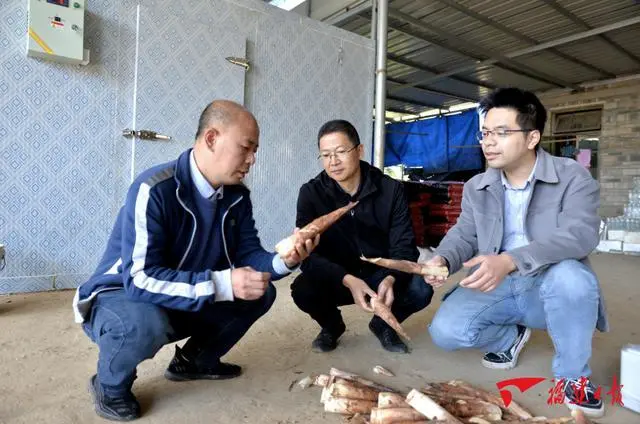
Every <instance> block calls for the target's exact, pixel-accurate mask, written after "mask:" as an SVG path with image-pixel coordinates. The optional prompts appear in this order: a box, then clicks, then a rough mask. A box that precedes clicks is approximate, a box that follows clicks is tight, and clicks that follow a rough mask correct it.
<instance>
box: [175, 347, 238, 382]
mask: <svg viewBox="0 0 640 424" xmlns="http://www.w3.org/2000/svg"><path fill="white" fill-rule="evenodd" d="M240 374H242V368H241V367H240V366H238V365H234V364H227V363H224V362H218V363H217V364H216V365H215V366H206V367H204V366H200V365H198V364H196V362H195V361H194V360H192V359H190V358H187V357H186V356H185V355H184V354H183V353H182V351H181V350H180V348H179V347H178V346H176V353H175V355H174V356H173V359H172V360H171V363H170V364H169V366H168V367H167V370H166V371H165V372H164V376H165V378H166V379H167V380H171V381H190V380H228V379H230V378H236V377H238V376H239V375H240Z"/></svg>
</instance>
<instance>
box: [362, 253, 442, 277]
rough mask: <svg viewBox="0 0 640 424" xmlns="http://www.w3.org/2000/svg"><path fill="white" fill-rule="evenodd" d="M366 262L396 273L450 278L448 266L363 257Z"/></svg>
mask: <svg viewBox="0 0 640 424" xmlns="http://www.w3.org/2000/svg"><path fill="white" fill-rule="evenodd" d="M360 259H362V260H363V261H365V262H370V263H372V264H376V265H379V266H381V267H384V268H389V269H393V270H396V271H401V272H406V273H408V274H417V275H422V276H425V277H426V276H433V277H445V278H446V277H448V276H449V270H448V269H447V267H446V266H431V265H425V264H419V263H417V262H411V261H405V260H400V259H386V258H365V257H364V256H361V257H360Z"/></svg>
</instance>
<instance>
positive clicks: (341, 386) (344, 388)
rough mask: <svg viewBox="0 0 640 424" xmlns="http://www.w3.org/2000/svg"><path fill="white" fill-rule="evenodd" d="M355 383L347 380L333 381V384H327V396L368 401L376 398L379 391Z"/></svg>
mask: <svg viewBox="0 0 640 424" xmlns="http://www.w3.org/2000/svg"><path fill="white" fill-rule="evenodd" d="M349 383H351V384H349ZM356 384H357V383H354V382H347V381H334V382H333V384H331V385H330V386H329V389H328V390H329V396H331V397H340V398H347V399H361V400H370V401H377V400H378V393H379V392H378V391H377V390H375V389H372V388H370V387H363V386H361V385H359V384H358V385H356Z"/></svg>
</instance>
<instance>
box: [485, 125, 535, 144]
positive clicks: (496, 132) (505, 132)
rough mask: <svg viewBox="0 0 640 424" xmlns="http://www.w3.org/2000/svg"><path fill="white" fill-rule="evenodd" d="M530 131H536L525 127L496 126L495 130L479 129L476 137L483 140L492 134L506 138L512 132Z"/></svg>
mask: <svg viewBox="0 0 640 424" xmlns="http://www.w3.org/2000/svg"><path fill="white" fill-rule="evenodd" d="M529 131H534V130H533V129H528V130H527V129H525V130H510V129H507V128H496V129H495V130H481V131H478V132H477V133H476V138H477V139H478V141H482V140H486V139H487V138H489V136H490V135H492V134H493V135H494V136H496V137H497V138H499V139H502V140H504V139H505V138H507V137H509V135H511V134H512V133H516V132H529Z"/></svg>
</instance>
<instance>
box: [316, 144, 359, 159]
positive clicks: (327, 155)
mask: <svg viewBox="0 0 640 424" xmlns="http://www.w3.org/2000/svg"><path fill="white" fill-rule="evenodd" d="M356 147H358V146H353V147H352V148H350V149H345V148H344V147H338V148H337V149H335V150H334V151H333V152H320V154H319V155H318V159H319V160H322V161H325V162H329V161H330V160H331V157H332V156H334V155H335V157H336V159H338V160H344V159H345V158H346V157H347V155H348V154H349V153H350V152H351V151H352V150H353V149H355V148H356Z"/></svg>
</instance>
